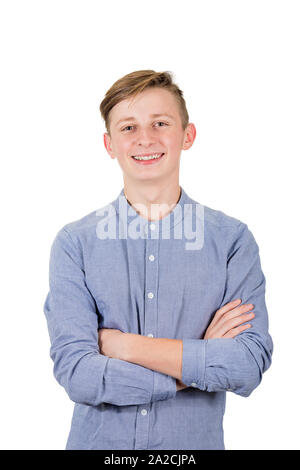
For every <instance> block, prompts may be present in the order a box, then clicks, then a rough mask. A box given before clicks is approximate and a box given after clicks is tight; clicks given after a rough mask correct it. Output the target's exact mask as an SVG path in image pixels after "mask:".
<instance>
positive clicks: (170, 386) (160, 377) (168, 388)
mask: <svg viewBox="0 0 300 470" xmlns="http://www.w3.org/2000/svg"><path fill="white" fill-rule="evenodd" d="M175 395H176V379H175V378H174V377H171V376H170V375H166V374H161V373H160V372H156V371H154V384H153V394H152V400H151V401H159V400H168V399H169V398H174V397H175Z"/></svg>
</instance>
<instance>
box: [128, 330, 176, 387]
mask: <svg viewBox="0 0 300 470" xmlns="http://www.w3.org/2000/svg"><path fill="white" fill-rule="evenodd" d="M182 344H183V343H182V340H180V339H169V338H149V337H148V336H142V335H137V334H134V333H126V357H124V360H126V361H128V362H133V363H134V364H138V365H140V366H143V367H147V368H148V369H152V370H155V371H157V372H161V373H163V374H167V375H170V376H171V377H174V378H175V379H178V380H181V373H182Z"/></svg>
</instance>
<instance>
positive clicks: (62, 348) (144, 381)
mask: <svg viewBox="0 0 300 470" xmlns="http://www.w3.org/2000/svg"><path fill="white" fill-rule="evenodd" d="M49 284H50V290H49V293H48V295H47V298H46V301H45V303H44V313H45V316H46V319H47V325H48V331H49V335H50V341H51V348H50V356H51V358H52V360H53V362H54V376H55V378H56V379H57V381H58V382H59V384H60V385H62V386H63V387H64V388H65V390H66V392H67V393H68V395H69V397H70V399H71V400H72V401H74V402H77V403H83V404H87V405H93V406H97V405H99V404H100V403H102V402H106V403H111V404H114V405H119V406H122V405H138V404H144V403H149V402H152V401H157V400H166V399H168V398H173V397H174V396H175V395H176V379H175V378H173V377H170V376H168V375H165V374H162V373H160V372H156V371H153V370H150V369H147V368H144V367H143V366H140V365H137V364H133V363H129V362H126V361H123V360H121V359H115V358H110V357H107V356H105V355H103V354H100V353H99V346H98V316H97V309H96V304H95V301H94V298H93V297H92V295H91V293H90V291H89V289H88V287H87V285H86V283H85V273H84V269H83V260H82V257H81V254H80V249H79V247H78V246H77V245H76V241H75V239H73V238H72V237H71V234H70V233H69V232H68V231H67V230H66V229H65V228H62V229H61V230H60V231H59V232H58V234H57V236H56V238H55V240H54V242H53V244H52V247H51V254H50V271H49Z"/></svg>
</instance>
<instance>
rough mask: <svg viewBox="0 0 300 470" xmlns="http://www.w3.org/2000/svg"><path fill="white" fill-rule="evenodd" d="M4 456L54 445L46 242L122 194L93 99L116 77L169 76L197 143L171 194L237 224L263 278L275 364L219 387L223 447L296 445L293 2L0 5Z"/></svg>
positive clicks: (297, 36) (61, 410)
mask: <svg viewBox="0 0 300 470" xmlns="http://www.w3.org/2000/svg"><path fill="white" fill-rule="evenodd" d="M0 5H1V6H0V43H1V69H2V72H1V78H0V79H1V87H0V93H1V97H0V98H1V100H0V103H1V105H0V113H1V118H0V119H1V149H0V150H1V185H0V188H1V227H2V229H1V244H0V246H1V274H2V276H1V297H0V298H1V328H0V334H1V338H0V344H1V388H0V390H1V392H0V393H1V401H0V403H1V410H0V416H1V419H0V423H1V424H0V427H1V436H0V447H1V448H2V449H64V447H65V444H66V439H67V435H68V432H69V429H70V422H71V416H72V411H73V403H72V402H71V401H70V400H69V398H68V396H67V394H66V392H65V391H64V389H63V388H62V387H61V386H60V385H59V384H58V383H57V382H56V381H55V379H54V377H53V372H52V366H53V364H52V361H51V359H50V356H49V348H50V340H49V336H48V331H47V325H46V319H45V317H44V313H43V303H44V301H45V298H46V295H47V292H48V261H49V253H50V245H51V243H52V241H53V239H54V237H55V235H56V233H57V232H58V230H59V229H60V228H61V227H62V226H63V225H65V224H66V223H68V222H71V221H74V220H77V219H79V218H81V217H83V216H84V215H86V214H88V213H89V212H91V211H93V210H96V209H98V208H100V207H103V206H104V205H106V204H107V203H109V202H111V201H112V200H113V199H115V198H116V197H117V196H118V194H119V192H120V191H121V189H122V187H123V179H122V173H121V169H120V167H119V165H118V162H117V161H116V160H111V159H110V157H109V155H108V154H107V152H106V150H105V148H104V145H103V133H104V131H105V129H104V123H103V122H102V119H101V116H100V112H99V104H100V102H101V100H102V99H103V97H104V94H105V92H106V91H107V89H108V88H109V87H110V86H111V85H112V84H113V83H114V82H115V81H116V80H117V79H119V78H120V77H122V76H123V75H125V74H127V73H129V72H132V71H134V70H140V69H154V70H156V71H166V70H168V71H171V72H173V74H174V79H175V82H176V83H177V84H178V85H179V87H180V88H181V89H182V90H183V91H184V95H185V99H186V103H187V108H188V111H189V115H190V122H193V123H194V124H195V126H196V129H197V137H196V140H195V142H194V145H193V147H192V148H191V149H190V150H188V151H183V152H182V159H181V180H180V184H181V185H182V186H183V188H184V189H185V191H186V192H187V193H188V194H189V196H190V197H192V198H193V199H195V200H197V201H198V202H200V203H202V204H205V205H207V206H209V207H212V208H214V209H217V210H222V211H224V212H225V213H226V214H228V215H230V216H233V217H236V218H238V219H240V220H241V221H243V222H245V223H247V225H248V227H249V228H250V230H251V231H252V232H253V234H254V236H255V238H256V240H257V242H258V244H259V247H260V255H261V263H262V268H263V271H264V273H265V276H266V280H267V293H266V302H267V307H268V311H269V321H270V333H271V335H272V338H273V341H274V355H273V364H272V366H271V368H270V369H269V370H268V371H267V372H266V374H265V375H264V377H263V381H262V383H261V385H260V386H259V387H258V388H257V389H256V390H255V391H254V392H253V393H252V395H250V397H248V398H243V397H239V396H237V395H234V394H232V393H227V407H226V413H225V419H224V430H225V446H226V448H227V449H299V448H300V435H299V421H300V405H299V402H300V395H299V389H300V380H299V375H300V369H299V359H300V357H299V344H300V339H299V328H300V324H299V313H300V312H299V300H298V293H299V262H300V259H299V258H300V257H299V192H298V188H297V186H298V184H299V165H298V163H299V158H300V152H299V150H300V149H299V147H300V145H299V124H300V122H299V121H300V113H299V109H300V99H299V98H300V96H299V83H300V73H299V42H300V33H299V23H300V15H299V2H298V1H289V0H284V1H276V0H272V1H266V0H259V1H257V0H251V1H243V0H238V1H230V0H229V1H225V0H222V1H214V0H209V1H199V0H194V1H180V2H178V1H175V0H163V1H161V0H152V1H151V2H146V1H141V0H139V1H136V0H130V1H128V2H125V1H116V0H110V1H109V2H102V1H100V0H99V1H90V0H85V1H83V0H82V1H75V0H72V1H67V0H59V1H56V0H51V1H41V0H38V1H32V0H27V1H26V2H25V1H16V0H15V1H14V0H9V1H8V0H7V1H1V4H0Z"/></svg>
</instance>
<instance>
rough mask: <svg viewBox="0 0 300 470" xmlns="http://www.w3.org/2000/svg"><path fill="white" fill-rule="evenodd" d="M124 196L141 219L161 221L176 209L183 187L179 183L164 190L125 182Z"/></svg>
mask: <svg viewBox="0 0 300 470" xmlns="http://www.w3.org/2000/svg"><path fill="white" fill-rule="evenodd" d="M124 195H125V197H126V199H127V201H128V203H129V204H130V205H131V206H132V207H133V209H134V210H135V211H136V212H137V213H138V214H139V215H140V216H141V217H144V218H145V219H148V220H159V219H162V218H164V217H166V216H167V215H168V214H169V213H170V212H171V211H172V210H173V209H174V207H175V206H176V204H177V203H178V201H179V199H180V196H181V187H180V185H179V182H178V181H177V182H176V183H172V184H169V185H164V187H163V188H162V187H160V186H157V185H153V186H147V185H143V186H140V187H137V186H134V185H132V184H126V182H125V181H124Z"/></svg>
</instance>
